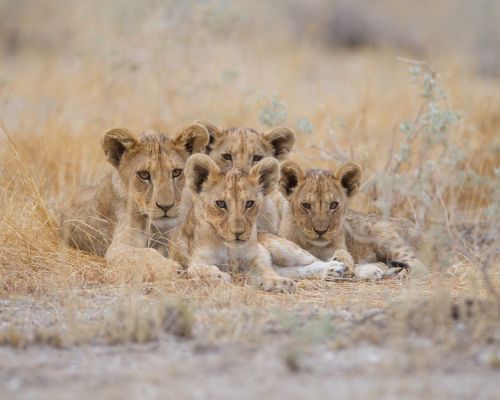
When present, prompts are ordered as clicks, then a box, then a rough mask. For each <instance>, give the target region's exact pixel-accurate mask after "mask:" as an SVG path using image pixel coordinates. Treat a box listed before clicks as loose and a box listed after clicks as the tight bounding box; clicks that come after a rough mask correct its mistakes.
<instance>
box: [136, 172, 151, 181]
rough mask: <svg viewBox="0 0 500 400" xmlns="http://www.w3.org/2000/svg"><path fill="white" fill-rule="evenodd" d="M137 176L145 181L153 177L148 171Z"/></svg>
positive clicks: (138, 173)
mask: <svg viewBox="0 0 500 400" xmlns="http://www.w3.org/2000/svg"><path fill="white" fill-rule="evenodd" d="M137 176H138V177H139V178H141V179H142V180H143V181H149V180H150V179H151V175H150V174H149V172H148V171H139V172H137Z"/></svg>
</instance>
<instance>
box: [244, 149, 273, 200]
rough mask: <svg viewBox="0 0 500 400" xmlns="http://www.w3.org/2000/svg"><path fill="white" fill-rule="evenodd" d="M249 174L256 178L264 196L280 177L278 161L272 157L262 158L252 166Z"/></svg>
mask: <svg viewBox="0 0 500 400" xmlns="http://www.w3.org/2000/svg"><path fill="white" fill-rule="evenodd" d="M250 176H251V177H253V178H255V179H257V180H258V182H259V185H260V188H261V190H262V193H264V196H267V195H268V194H270V193H271V192H272V191H273V190H274V189H276V186H277V185H278V180H279V178H280V166H279V164H278V161H276V160H275V159H274V158H272V157H266V158H264V159H263V160H262V161H259V162H258V163H257V164H256V165H254V166H253V167H252V169H251V170H250Z"/></svg>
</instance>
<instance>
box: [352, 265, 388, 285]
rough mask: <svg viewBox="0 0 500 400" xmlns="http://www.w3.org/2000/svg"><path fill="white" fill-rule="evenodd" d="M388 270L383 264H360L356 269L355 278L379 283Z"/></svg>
mask: <svg viewBox="0 0 500 400" xmlns="http://www.w3.org/2000/svg"><path fill="white" fill-rule="evenodd" d="M386 269H387V268H386V266H385V265H384V264H383V263H375V264H358V265H356V267H355V268H354V276H355V277H356V278H357V279H359V280H366V281H378V280H380V279H382V278H384V277H385V276H386Z"/></svg>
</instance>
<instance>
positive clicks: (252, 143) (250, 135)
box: [196, 120, 295, 233]
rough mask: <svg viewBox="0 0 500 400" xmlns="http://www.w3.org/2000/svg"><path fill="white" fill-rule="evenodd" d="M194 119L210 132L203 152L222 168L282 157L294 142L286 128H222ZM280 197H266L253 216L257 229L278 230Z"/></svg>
mask: <svg viewBox="0 0 500 400" xmlns="http://www.w3.org/2000/svg"><path fill="white" fill-rule="evenodd" d="M196 122H198V123H200V124H202V125H204V126H205V127H206V128H207V130H208V132H209V134H210V143H209V145H208V147H207V154H208V155H209V156H210V158H211V159H212V160H214V161H215V162H216V164H217V165H218V166H219V168H220V169H221V170H223V171H227V170H228V169H230V168H237V169H240V170H242V171H248V170H249V169H250V168H252V166H254V165H255V164H256V163H258V162H259V161H260V160H262V159H263V158H265V157H274V158H276V159H277V160H278V161H283V160H284V159H285V158H286V157H287V155H288V153H289V152H290V151H291V150H292V148H293V146H294V144H295V134H294V133H293V131H292V130H291V129H288V128H274V129H271V130H269V131H267V132H263V133H262V132H258V131H256V130H254V129H251V128H245V127H239V128H229V129H222V128H220V127H218V126H216V125H215V124H214V123H212V122H210V121H207V120H198V121H196ZM283 200H284V199H283V198H282V196H281V194H280V193H279V192H278V191H275V192H273V193H272V194H270V195H269V196H268V197H266V199H265V200H264V205H263V207H262V208H261V210H260V212H259V217H258V220H257V227H258V230H259V232H274V233H277V232H278V223H279V220H280V218H281V216H280V214H279V212H280V207H279V204H280V203H281V202H282V201H283Z"/></svg>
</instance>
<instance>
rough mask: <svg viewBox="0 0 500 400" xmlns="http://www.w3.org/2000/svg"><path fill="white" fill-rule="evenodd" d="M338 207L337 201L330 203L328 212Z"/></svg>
mask: <svg viewBox="0 0 500 400" xmlns="http://www.w3.org/2000/svg"><path fill="white" fill-rule="evenodd" d="M338 206H339V203H338V202H337V201H332V202H331V203H330V210H336V209H337V207H338Z"/></svg>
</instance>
